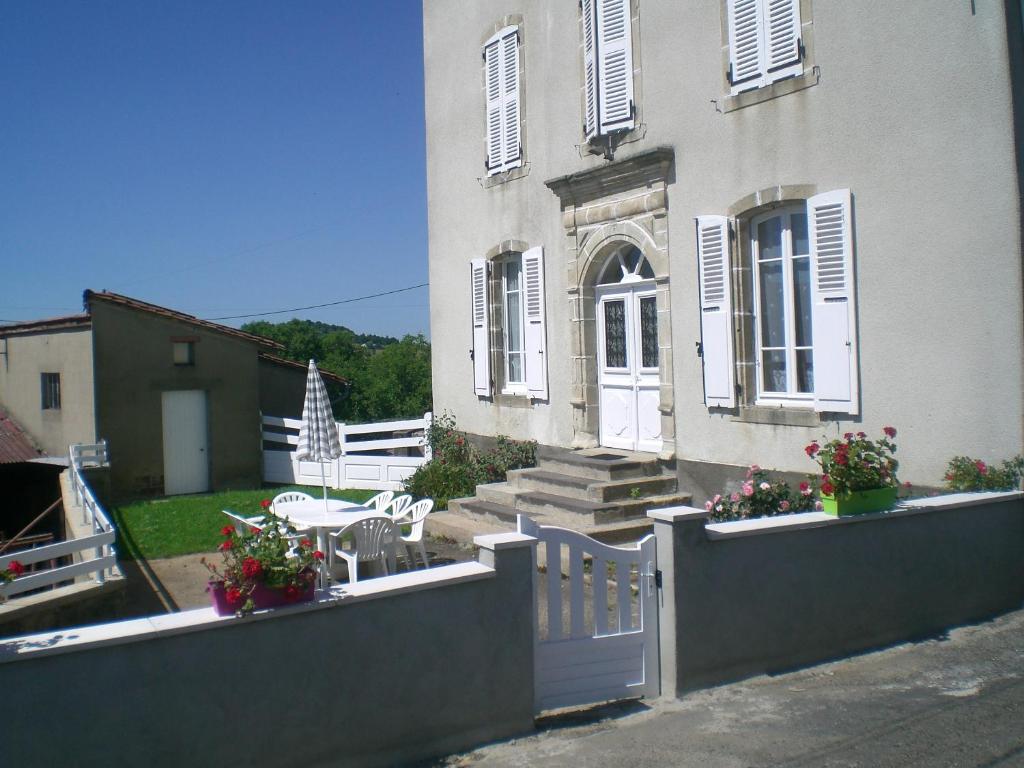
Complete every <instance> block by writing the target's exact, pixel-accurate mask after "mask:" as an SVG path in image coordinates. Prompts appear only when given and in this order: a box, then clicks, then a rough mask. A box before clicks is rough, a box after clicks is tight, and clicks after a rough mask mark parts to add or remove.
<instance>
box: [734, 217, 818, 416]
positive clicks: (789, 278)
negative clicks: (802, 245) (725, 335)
mask: <svg viewBox="0 0 1024 768" xmlns="http://www.w3.org/2000/svg"><path fill="white" fill-rule="evenodd" d="M794 214H800V215H803V216H804V217H805V219H806V217H807V207H806V205H787V206H784V207H781V208H775V209H773V210H771V211H768V212H766V213H763V214H760V215H758V216H755V217H754V218H752V219H751V220H750V238H749V249H750V262H751V281H752V283H753V292H752V295H753V301H752V305H753V306H752V308H751V309H752V311H751V314H752V316H753V330H754V339H753V342H754V343H753V348H754V369H755V378H756V385H757V386H756V392H757V395H756V400H755V404H756V405H770V406H780V405H788V406H806V407H807V408H811V407H812V406H813V405H814V390H813V388H812V390H811V391H810V392H799V391H798V389H797V376H796V372H797V354H796V353H797V351H798V349H800V350H804V351H806V352H807V353H809V354H810V357H811V365H812V369H811V371H812V374H811V375H812V376H813V375H814V368H813V365H814V355H813V349H814V346H813V343H811V342H810V341H809V340H808V341H807V343H805V345H804V346H802V347H799V348H798V347H797V346H796V344H795V337H796V321H797V318H796V301H795V292H794V285H793V275H794V262H795V261H796V260H797V259H804V260H806V262H807V267H808V280H809V281H810V268H811V261H810V260H811V255H810V233H809V231H808V253H806V254H802V255H799V256H797V255H794V253H793V233H792V225H791V223H790V222H791V217H792V216H793V215H794ZM775 218H783V222H782V238H781V245H782V256H781V257H780V258H781V262H782V296H783V331H784V335H785V344H784V347H782V349H783V350H784V351H785V356H786V391H785V392H777V391H768V390H765V384H764V370H763V360H764V357H763V355H764V349H765V348H764V347H763V346H762V338H763V337H762V327H761V323H762V319H763V313H762V311H761V310H762V306H761V258H760V242H759V240H758V237H757V230H758V225H759V224H761V223H763V222H765V221H769V220H771V219H775ZM809 226H810V224H809V223H808V224H807V227H809ZM809 285H810V282H809ZM811 291H812V294H813V288H812V289H811ZM807 300H808V310H810V308H811V302H812V301H813V296H812V295H809V296H808V298H807ZM813 336H814V323H813V318H812V321H811V337H812V339H813ZM769 349H778V348H777V347H770V348H769Z"/></svg>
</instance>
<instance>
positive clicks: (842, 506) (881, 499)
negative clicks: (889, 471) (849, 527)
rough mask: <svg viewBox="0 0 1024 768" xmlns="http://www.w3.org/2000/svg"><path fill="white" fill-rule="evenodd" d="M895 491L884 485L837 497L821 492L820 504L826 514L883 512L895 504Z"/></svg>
mask: <svg viewBox="0 0 1024 768" xmlns="http://www.w3.org/2000/svg"><path fill="white" fill-rule="evenodd" d="M896 491H897V489H896V488H894V487H892V486H886V487H885V488H872V489H870V490H867V491H852V492H851V493H850V495H849V496H840V497H838V498H836V497H835V496H826V495H825V494H822V495H821V504H822V506H823V507H824V512H825V514H826V515H836V516H837V517H845V516H847V515H866V514H867V513H869V512H883V511H885V510H887V509H892V508H893V507H894V506H896Z"/></svg>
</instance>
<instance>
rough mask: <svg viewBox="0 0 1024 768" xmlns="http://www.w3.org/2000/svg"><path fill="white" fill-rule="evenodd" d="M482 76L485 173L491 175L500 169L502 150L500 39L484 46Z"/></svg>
mask: <svg viewBox="0 0 1024 768" xmlns="http://www.w3.org/2000/svg"><path fill="white" fill-rule="evenodd" d="M484 77H485V86H486V92H487V175H488V176H491V175H494V174H495V173H498V172H500V171H501V169H502V158H503V150H504V140H503V139H504V130H503V125H502V105H503V100H502V92H501V40H500V39H494V40H492V41H490V42H489V43H488V44H487V45H485V46H484Z"/></svg>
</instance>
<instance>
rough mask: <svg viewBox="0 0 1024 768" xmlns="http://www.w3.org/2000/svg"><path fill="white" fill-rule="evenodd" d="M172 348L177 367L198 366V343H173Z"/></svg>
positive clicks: (185, 341)
mask: <svg viewBox="0 0 1024 768" xmlns="http://www.w3.org/2000/svg"><path fill="white" fill-rule="evenodd" d="M171 346H172V355H173V358H174V364H175V365H195V364H196V343H195V342H194V341H191V340H183V341H172V342H171Z"/></svg>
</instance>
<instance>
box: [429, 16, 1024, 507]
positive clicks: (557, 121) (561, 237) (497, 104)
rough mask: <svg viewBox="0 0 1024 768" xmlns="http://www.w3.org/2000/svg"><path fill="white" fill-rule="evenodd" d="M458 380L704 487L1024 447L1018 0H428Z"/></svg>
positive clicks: (926, 481) (440, 209) (444, 387)
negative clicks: (817, 455)
mask: <svg viewBox="0 0 1024 768" xmlns="http://www.w3.org/2000/svg"><path fill="white" fill-rule="evenodd" d="M423 15H424V59H425V72H426V74H425V88H426V96H425V104H426V130H427V171H428V172H427V178H428V215H429V254H430V285H431V289H430V290H431V326H432V342H433V355H434V373H433V377H434V381H433V385H434V398H435V402H434V406H435V410H436V411H437V412H443V411H446V410H447V411H450V412H452V413H454V414H455V415H456V417H457V419H458V423H459V426H460V428H462V429H464V430H466V431H467V432H469V433H471V434H475V435H481V436H494V435H498V434H505V435H509V436H511V437H514V438H521V439H526V438H531V439H535V440H537V441H539V442H540V443H541V444H542V445H546V446H555V447H562V448H593V447H605V448H611V449H627V450H631V451H637V452H646V453H649V454H651V455H653V456H657V457H659V458H660V459H661V460H662V461H663V462H664V463H665V464H666V465H667V466H669V467H672V468H674V469H675V470H676V471H677V472H678V474H679V477H680V478H683V479H685V481H686V483H688V484H690V485H691V486H692V487H693V489H694V491H695V496H698V497H699V496H700V492H701V490H704V491H707V492H714V490H715V489H716V488H717V487H720V482H721V480H722V478H723V477H727V476H732V473H735V472H739V471H742V470H741V468H745V467H746V465H748V464H750V463H754V462H756V463H758V464H761V465H762V466H765V467H771V468H775V469H779V470H784V471H791V472H811V471H813V470H814V467H815V465H814V464H813V463H812V462H811V461H810V460H809V459H808V458H807V456H806V455H805V454H804V452H803V451H802V448H803V446H804V445H806V444H807V442H808V441H809V440H811V439H812V438H821V437H822V436H823V435H826V436H834V435H841V434H843V433H844V432H847V431H862V430H863V431H865V432H867V433H869V434H870V435H872V436H877V435H879V434H880V433H881V429H882V427H883V426H885V425H893V426H895V427H896V428H897V429H898V430H899V437H898V442H899V458H900V459H901V479H902V480H909V481H911V482H913V483H915V484H923V485H937V484H939V483H940V482H941V479H942V473H943V469H944V467H945V465H946V462H947V461H948V460H949V459H950V458H951V457H952V456H954V455H956V454H970V455H974V456H980V457H985V458H987V459H1001V458H1005V457H1008V456H1011V455H1014V454H1016V453H1020V452H1022V451H1024V310H1022V297H1024V288H1022V286H1024V279H1022V259H1021V254H1022V251H1021V222H1022V219H1021V207H1020V202H1021V179H1022V176H1021V158H1020V140H1019V136H1020V118H1021V114H1022V113H1021V95H1022V90H1021V76H1022V67H1021V62H1022V29H1021V6H1020V4H1019V3H1018V2H1017V0H1008V1H1007V2H1005V3H1004V2H983V3H982V2H978V3H971V2H967V1H966V0H964V1H963V2H960V1H959V0H956V1H953V0H949V1H948V2H947V1H943V2H935V1H934V0H906V2H900V3H896V4H886V3H849V2H843V1H842V0H693V1H692V2H678V0H643V2H640V1H639V0H582V2H579V0H475V2H473V3H464V2H459V1H458V0H429V1H425V2H424V3H423Z"/></svg>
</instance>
